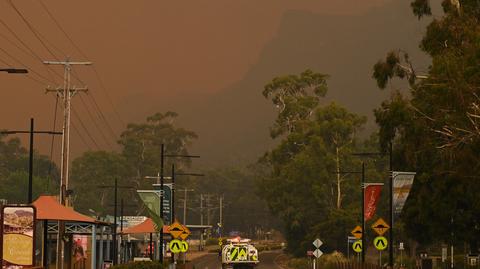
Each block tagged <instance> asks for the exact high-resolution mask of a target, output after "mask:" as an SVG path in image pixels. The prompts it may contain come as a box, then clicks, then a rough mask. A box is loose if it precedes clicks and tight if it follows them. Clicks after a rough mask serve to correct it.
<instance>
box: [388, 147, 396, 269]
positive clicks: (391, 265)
mask: <svg viewBox="0 0 480 269" xmlns="http://www.w3.org/2000/svg"><path fill="white" fill-rule="evenodd" d="M389 169H390V216H389V217H390V226H391V227H390V230H389V235H390V247H389V248H388V254H389V255H388V264H389V266H390V268H391V269H393V260H394V257H393V246H395V242H394V238H393V214H394V212H395V211H394V210H393V180H394V178H393V140H392V141H390V149H389Z"/></svg>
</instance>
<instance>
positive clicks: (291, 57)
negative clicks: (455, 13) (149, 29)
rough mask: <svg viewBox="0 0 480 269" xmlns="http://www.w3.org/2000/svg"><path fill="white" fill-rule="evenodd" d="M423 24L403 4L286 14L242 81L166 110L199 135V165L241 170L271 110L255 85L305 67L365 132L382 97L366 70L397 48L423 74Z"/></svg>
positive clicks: (261, 148) (265, 138) (266, 141)
mask: <svg viewBox="0 0 480 269" xmlns="http://www.w3.org/2000/svg"><path fill="white" fill-rule="evenodd" d="M425 24H426V21H420V22H419V21H417V20H416V18H414V17H413V15H412V14H411V11H410V7H409V5H408V3H406V1H404V0H395V1H391V2H389V3H387V4H386V5H385V6H382V7H379V8H375V9H373V10H370V11H369V12H367V13H365V14H362V15H359V16H341V15H324V14H316V13H309V12H303V11H295V10H292V11H289V12H286V13H285V14H284V16H283V20H282V23H281V25H280V27H279V29H278V33H277V35H276V36H275V37H274V38H273V39H272V40H271V41H270V42H269V44H268V45H267V46H265V48H264V49H263V51H262V53H261V55H260V56H259V59H258V62H257V63H256V64H255V65H254V66H252V68H251V69H250V70H249V72H248V73H247V74H245V76H244V77H243V79H241V80H240V81H238V82H237V83H235V84H233V85H231V87H229V88H227V89H225V90H224V91H222V92H220V93H219V94H217V95H214V96H189V97H184V99H182V100H171V102H170V104H174V107H175V110H176V111H178V112H180V115H181V122H182V125H184V126H186V127H187V128H189V129H193V130H195V131H196V132H197V133H198V134H199V136H200V139H199V141H198V142H197V143H196V145H195V146H194V148H193V149H192V151H193V152H195V153H199V154H202V156H203V158H202V159H203V160H202V163H203V164H206V165H219V164H222V163H243V164H245V163H248V162H251V161H254V160H256V158H258V157H259V156H261V154H263V153H264V152H265V151H266V150H267V149H269V148H270V147H271V146H272V145H273V143H274V142H273V141H271V139H270V138H269V126H270V125H271V123H272V122H273V119H274V116H275V111H274V109H273V107H272V105H270V103H269V102H268V101H267V100H265V99H264V98H263V96H262V95H261V91H262V89H263V85H265V84H266V83H267V82H268V81H269V80H271V79H272V78H273V77H275V76H278V75H284V74H291V73H299V72H301V71H303V70H305V69H306V68H311V69H313V70H315V71H319V72H322V73H327V74H329V75H330V76H331V78H330V79H329V88H330V89H329V92H328V95H327V99H328V100H329V101H330V100H335V101H336V102H338V103H341V104H342V105H345V106H346V107H348V108H349V109H350V110H352V111H354V112H357V113H360V114H362V115H367V116H369V118H370V123H369V124H368V128H369V129H372V128H375V125H374V123H373V120H372V117H371V116H372V109H373V108H375V107H377V106H378V105H379V103H380V102H381V101H382V100H383V99H385V98H386V97H387V96H388V90H387V91H385V92H381V91H380V90H378V89H377V87H376V85H375V82H374V80H373V79H372V78H371V73H372V67H373V65H374V63H375V62H376V61H377V60H379V59H381V58H383V57H384V56H385V55H386V53H387V52H388V51H389V50H391V49H395V48H401V49H403V50H405V51H408V52H409V53H410V55H411V58H412V59H414V61H415V62H416V63H418V64H419V65H420V66H422V67H423V68H426V67H427V66H428V58H427V57H426V56H425V55H423V54H422V53H421V52H420V51H419V49H418V47H417V44H418V41H419V40H420V38H421V36H422V32H423V31H424V29H425ZM232 64H234V63H232ZM399 86H401V84H399ZM152 111H153V109H152Z"/></svg>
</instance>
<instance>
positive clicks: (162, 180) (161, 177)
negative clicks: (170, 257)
mask: <svg viewBox="0 0 480 269" xmlns="http://www.w3.org/2000/svg"><path fill="white" fill-rule="evenodd" d="M166 157H170V158H200V156H199V155H185V154H165V144H161V148H160V173H159V175H158V176H157V177H150V176H149V177H145V178H155V179H157V184H160V193H162V191H163V187H164V183H165V179H166V177H165V176H164V167H165V158H166ZM174 177H175V175H174V167H173V165H172V178H171V179H172V181H174V180H175V179H174ZM158 181H160V182H158ZM174 192H175V186H172V201H173V200H174V195H175V194H174ZM174 212H175V205H174V203H173V202H172V221H175V217H174ZM159 213H160V218H161V219H162V220H163V217H164V215H163V195H161V197H160V212H159ZM163 240H164V239H163V227H162V228H161V229H160V244H159V251H158V252H159V260H160V262H162V263H163ZM172 254H173V253H172Z"/></svg>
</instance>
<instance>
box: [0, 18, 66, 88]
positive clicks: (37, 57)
mask: <svg viewBox="0 0 480 269" xmlns="http://www.w3.org/2000/svg"><path fill="white" fill-rule="evenodd" d="M0 24H2V25H3V26H4V27H5V29H7V30H8V32H9V33H10V34H11V35H13V37H15V39H17V40H18V42H20V44H22V45H23V46H24V47H25V48H26V49H27V50H28V51H30V53H31V54H32V55H33V57H34V58H35V59H37V60H38V61H39V62H41V63H43V59H42V58H41V57H40V56H38V54H37V53H35V51H34V50H33V49H32V48H30V47H29V46H28V45H27V44H26V43H25V42H24V41H23V40H22V39H21V38H20V37H19V36H18V35H17V33H15V31H13V29H12V28H10V26H8V24H7V23H6V22H5V21H4V20H2V18H0ZM45 68H46V70H47V72H48V73H49V74H50V72H49V70H50V71H51V72H52V73H53V74H55V75H57V76H58V77H60V78H61V79H63V76H62V75H60V74H58V73H56V72H55V71H54V70H53V69H52V68H51V67H50V66H45ZM51 79H52V80H55V79H54V78H53V77H52V78H51ZM55 83H56V82H55Z"/></svg>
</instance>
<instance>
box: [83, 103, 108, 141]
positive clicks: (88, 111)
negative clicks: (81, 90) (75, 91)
mask: <svg viewBox="0 0 480 269" xmlns="http://www.w3.org/2000/svg"><path fill="white" fill-rule="evenodd" d="M80 101H82V104H83V106H84V107H85V109H86V111H87V114H88V116H89V117H90V119H91V120H92V122H93V124H94V125H95V128H97V130H98V131H99V132H100V135H101V136H102V137H103V140H105V142H106V144H107V146H108V147H110V149H112V150H113V147H112V145H111V144H110V141H109V140H108V139H107V137H106V136H105V134H104V133H103V131H102V129H101V128H100V127H99V126H98V124H97V121H96V120H95V118H94V117H93V115H92V113H91V112H90V109H89V108H88V106H87V103H86V102H85V100H84V99H83V97H82V96H81V95H80Z"/></svg>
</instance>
